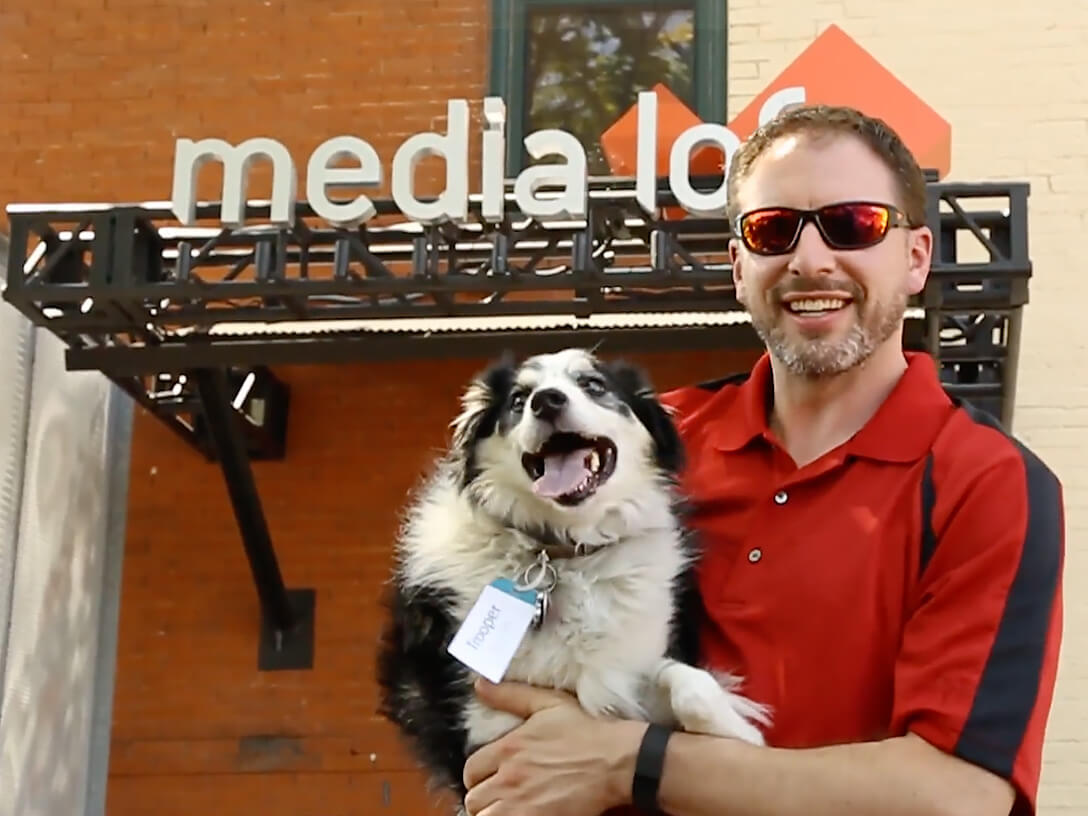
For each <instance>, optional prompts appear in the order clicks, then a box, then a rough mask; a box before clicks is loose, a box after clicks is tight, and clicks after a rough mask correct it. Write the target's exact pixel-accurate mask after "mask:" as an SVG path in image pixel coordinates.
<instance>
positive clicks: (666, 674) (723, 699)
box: [658, 662, 769, 745]
mask: <svg viewBox="0 0 1088 816" xmlns="http://www.w3.org/2000/svg"><path fill="white" fill-rule="evenodd" d="M658 682H659V683H661V684H662V686H663V687H664V689H665V690H666V691H667V693H668V696H669V702H670V704H671V706H672V713H673V716H674V717H675V718H676V721H677V722H678V723H679V724H680V726H681V728H683V729H684V730H685V731H690V732H692V733H697V734H708V735H710V736H716V737H729V738H731V739H739V740H743V741H744V742H749V743H752V744H753V745H763V744H764V739H763V734H762V732H761V731H760V730H759V727H758V726H757V723H760V724H763V725H766V724H768V722H769V719H768V716H767V710H766V708H765V707H763V706H761V705H759V704H757V703H754V702H752V701H751V700H749V699H748V698H746V697H743V696H742V695H740V694H737V693H735V692H733V691H731V690H729V689H728V688H725V687H724V686H723V685H722V684H721V683H719V681H718V680H716V679H715V678H714V676H713V675H712V674H710V673H709V672H706V671H703V670H702V669H697V668H695V667H693V666H688V665H685V664H683V663H676V662H671V663H670V664H669V665H667V666H665V667H664V668H663V669H662V670H661V672H660V674H659V675H658Z"/></svg>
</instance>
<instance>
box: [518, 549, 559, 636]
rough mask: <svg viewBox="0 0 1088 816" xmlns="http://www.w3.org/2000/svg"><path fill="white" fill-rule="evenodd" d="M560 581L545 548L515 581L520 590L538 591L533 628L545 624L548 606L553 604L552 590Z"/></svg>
mask: <svg viewBox="0 0 1088 816" xmlns="http://www.w3.org/2000/svg"><path fill="white" fill-rule="evenodd" d="M558 582H559V574H558V573H557V572H556V571H555V567H553V566H552V565H551V563H550V561H549V559H548V554H547V553H546V552H544V551H543V550H541V551H540V553H539V554H538V555H537V558H536V561H534V562H533V563H532V564H530V565H529V566H528V567H526V568H525V571H524V572H522V574H521V575H520V576H519V578H518V580H517V581H516V582H515V586H516V587H517V588H518V589H519V590H522V591H532V592H536V610H535V612H534V613H533V621H532V623H531V624H530V625H531V626H532V628H533V629H539V628H540V627H541V626H543V625H544V619H545V618H546V617H547V616H548V607H549V606H550V605H551V595H552V590H553V589H555V585H556V584H557V583H558Z"/></svg>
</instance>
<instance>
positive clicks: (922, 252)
mask: <svg viewBox="0 0 1088 816" xmlns="http://www.w3.org/2000/svg"><path fill="white" fill-rule="evenodd" d="M909 235H910V237H909V238H908V241H909V243H908V244H907V263H908V273H907V292H908V294H911V295H916V294H918V293H919V292H921V291H922V290H923V289H925V287H926V281H927V280H928V279H929V271H930V268H931V265H932V263H933V231H932V230H931V229H930V228H929V227H916V228H915V229H912V230H911V231H910V233H909Z"/></svg>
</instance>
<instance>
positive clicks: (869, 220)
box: [819, 204, 891, 248]
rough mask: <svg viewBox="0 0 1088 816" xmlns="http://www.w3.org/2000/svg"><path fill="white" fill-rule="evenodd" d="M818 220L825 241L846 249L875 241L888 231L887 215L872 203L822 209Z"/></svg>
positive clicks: (886, 212) (888, 218)
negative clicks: (825, 236) (825, 238)
mask: <svg viewBox="0 0 1088 816" xmlns="http://www.w3.org/2000/svg"><path fill="white" fill-rule="evenodd" d="M819 218H820V225H821V226H822V227H823V229H824V233H825V234H826V235H827V238H828V240H829V241H831V242H832V243H833V244H836V245H838V246H840V247H845V248H849V247H862V246H869V245H870V244H874V243H876V242H877V241H879V240H880V239H881V238H882V237H883V236H884V233H885V232H886V231H887V229H888V222H889V220H890V218H891V213H890V212H888V209H887V208H886V207H880V206H877V205H875V204H842V205H838V206H831V207H824V208H823V209H822V210H820V215H819Z"/></svg>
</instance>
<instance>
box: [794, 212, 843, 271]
mask: <svg viewBox="0 0 1088 816" xmlns="http://www.w3.org/2000/svg"><path fill="white" fill-rule="evenodd" d="M834 270H835V251H834V250H833V249H832V248H831V247H829V246H828V245H827V244H826V243H825V242H824V237H823V236H822V235H821V234H820V230H819V228H818V227H817V226H816V225H815V224H813V223H812V222H811V221H810V222H809V223H807V224H805V226H804V227H802V229H801V235H800V236H798V238H797V246H795V247H794V248H793V254H792V256H791V257H790V262H789V271H790V272H792V273H793V274H795V275H828V274H830V273H832V272H833V271H834Z"/></svg>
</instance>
